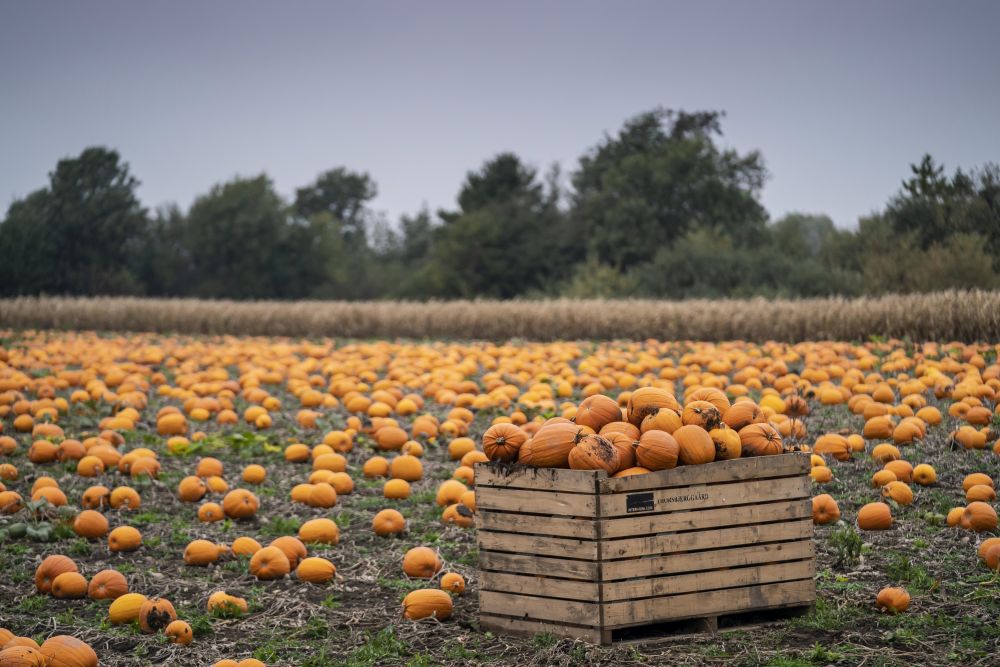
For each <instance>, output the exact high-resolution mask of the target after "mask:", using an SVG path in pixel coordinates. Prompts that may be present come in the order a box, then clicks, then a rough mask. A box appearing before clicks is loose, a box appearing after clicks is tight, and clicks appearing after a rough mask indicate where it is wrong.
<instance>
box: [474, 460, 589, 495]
mask: <svg viewBox="0 0 1000 667" xmlns="http://www.w3.org/2000/svg"><path fill="white" fill-rule="evenodd" d="M475 473H476V488H477V489H478V488H479V487H485V486H490V487H497V488H507V489H536V490H540V491H565V492H568V493H596V491H597V481H598V480H599V479H605V478H607V476H608V474H607V473H606V472H604V471H603V470H601V471H595V470H564V469H561V468H530V467H527V466H517V467H513V468H503V467H501V466H498V465H497V464H495V463H477V464H476V465H475Z"/></svg>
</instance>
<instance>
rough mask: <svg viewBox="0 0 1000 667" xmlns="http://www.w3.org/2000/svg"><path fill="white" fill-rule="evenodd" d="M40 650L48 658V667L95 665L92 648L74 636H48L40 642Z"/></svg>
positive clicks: (95, 659)
mask: <svg viewBox="0 0 1000 667" xmlns="http://www.w3.org/2000/svg"><path fill="white" fill-rule="evenodd" d="M40 650H41V653H42V655H44V656H45V657H46V658H47V659H48V667H97V654H96V653H95V652H94V649H92V648H91V647H90V644H87V643H86V642H83V641H80V640H79V639H77V638H76V637H70V636H69V635H56V636H54V637H49V638H48V639H46V640H45V642H43V643H42V646H41V649H40Z"/></svg>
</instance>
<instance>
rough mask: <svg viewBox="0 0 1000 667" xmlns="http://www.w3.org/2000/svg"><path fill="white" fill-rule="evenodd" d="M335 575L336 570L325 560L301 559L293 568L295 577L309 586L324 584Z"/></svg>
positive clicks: (315, 558) (314, 558)
mask: <svg viewBox="0 0 1000 667" xmlns="http://www.w3.org/2000/svg"><path fill="white" fill-rule="evenodd" d="M336 574H337V568H336V567H335V566H334V564H333V563H331V562H330V561H328V560H327V559H325V558H318V557H315V556H314V557H312V558H303V559H302V562H300V563H299V566H298V567H297V568H295V576H296V577H298V578H299V579H300V580H301V581H307V582H309V583H311V584H325V583H326V582H328V581H330V580H331V579H333V577H334V576H335V575H336Z"/></svg>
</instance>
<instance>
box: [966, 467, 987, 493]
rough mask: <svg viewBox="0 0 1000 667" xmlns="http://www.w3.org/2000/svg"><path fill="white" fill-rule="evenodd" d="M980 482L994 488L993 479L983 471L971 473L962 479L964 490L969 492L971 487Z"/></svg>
mask: <svg viewBox="0 0 1000 667" xmlns="http://www.w3.org/2000/svg"><path fill="white" fill-rule="evenodd" d="M979 484H985V485H986V486H989V487H990V488H993V479H992V478H990V476H989V475H984V474H983V473H981V472H974V473H972V474H971V475H966V476H965V479H963V480H962V491H965V492H966V493H968V491H969V489H971V488H972V487H974V486H978V485H979Z"/></svg>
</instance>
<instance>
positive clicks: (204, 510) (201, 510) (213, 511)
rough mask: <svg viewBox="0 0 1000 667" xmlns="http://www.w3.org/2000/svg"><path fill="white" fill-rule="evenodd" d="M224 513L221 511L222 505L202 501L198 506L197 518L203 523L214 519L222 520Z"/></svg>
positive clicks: (214, 520)
mask: <svg viewBox="0 0 1000 667" xmlns="http://www.w3.org/2000/svg"><path fill="white" fill-rule="evenodd" d="M223 518H224V515H223V513H222V507H221V506H220V505H219V503H202V504H201V506H200V507H198V520H199V521H203V522H204V523H215V522H216V521H222V519H223Z"/></svg>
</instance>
